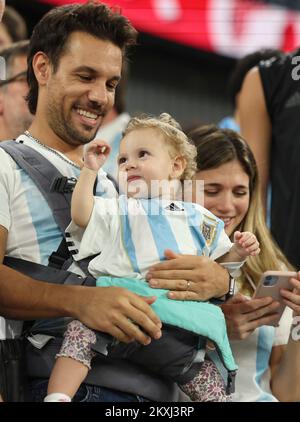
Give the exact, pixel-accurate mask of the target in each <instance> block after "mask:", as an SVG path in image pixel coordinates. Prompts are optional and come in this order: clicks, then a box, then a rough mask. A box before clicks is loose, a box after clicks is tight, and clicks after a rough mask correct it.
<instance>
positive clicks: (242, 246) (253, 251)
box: [233, 231, 260, 258]
mask: <svg viewBox="0 0 300 422" xmlns="http://www.w3.org/2000/svg"><path fill="white" fill-rule="evenodd" d="M233 237H234V246H235V250H236V253H237V254H238V255H239V256H240V257H241V258H246V257H247V256H249V255H250V256H256V255H258V254H259V252H260V249H259V242H258V240H257V239H256V236H255V235H254V234H253V233H251V232H239V231H236V232H235V233H234V236H233Z"/></svg>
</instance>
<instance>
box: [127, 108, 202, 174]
mask: <svg viewBox="0 0 300 422" xmlns="http://www.w3.org/2000/svg"><path fill="white" fill-rule="evenodd" d="M144 128H151V129H155V130H158V131H160V132H162V133H163V135H164V139H165V141H166V143H167V144H168V146H170V155H171V157H172V158H173V157H175V156H178V155H179V156H181V157H183V158H184V160H185V169H184V172H183V173H182V175H181V177H180V180H191V179H192V177H193V176H194V174H195V172H196V170H197V165H196V156H197V149H196V147H195V146H194V145H193V144H192V143H191V141H190V140H189V138H188V137H187V135H186V134H185V133H184V132H183V130H182V128H181V126H180V124H179V123H178V122H177V121H176V120H175V119H174V118H173V117H172V116H171V115H170V114H168V113H161V114H160V115H159V116H158V117H154V116H150V115H146V114H142V115H139V116H136V117H133V118H131V119H130V121H129V122H128V124H127V126H126V129H125V131H124V133H123V136H125V135H127V134H128V133H129V132H131V131H133V130H136V129H144Z"/></svg>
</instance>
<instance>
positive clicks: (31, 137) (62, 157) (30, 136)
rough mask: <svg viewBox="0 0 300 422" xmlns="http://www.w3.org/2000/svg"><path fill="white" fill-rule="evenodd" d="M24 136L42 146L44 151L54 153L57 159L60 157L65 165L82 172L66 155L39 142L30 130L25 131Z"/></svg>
mask: <svg viewBox="0 0 300 422" xmlns="http://www.w3.org/2000/svg"><path fill="white" fill-rule="evenodd" d="M24 135H26V136H28V138H30V139H31V140H32V141H34V142H36V143H37V144H38V145H40V146H41V147H43V148H44V149H46V150H47V151H50V152H52V154H54V155H56V156H57V157H59V158H60V159H61V160H63V161H64V162H65V163H68V164H70V165H71V166H73V167H75V168H76V169H79V170H81V167H80V166H79V165H78V164H76V163H74V162H73V161H71V160H69V159H68V158H66V157H65V156H64V155H62V154H61V153H60V152H58V151H56V150H55V149H53V148H50V147H48V146H47V145H45V144H43V143H42V142H41V141H39V140H38V139H36V138H35V137H34V136H32V135H31V133H30V132H29V130H25V132H24Z"/></svg>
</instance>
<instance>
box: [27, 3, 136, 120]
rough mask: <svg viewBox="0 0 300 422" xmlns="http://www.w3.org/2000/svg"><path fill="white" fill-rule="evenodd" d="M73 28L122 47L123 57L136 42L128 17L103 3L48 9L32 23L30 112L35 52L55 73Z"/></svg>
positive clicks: (34, 88)
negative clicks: (41, 53)
mask: <svg viewBox="0 0 300 422" xmlns="http://www.w3.org/2000/svg"><path fill="white" fill-rule="evenodd" d="M75 31H81V32H86V33H88V34H90V35H92V36H94V37H97V38H99V39H101V40H105V41H110V42H112V43H113V44H115V45H116V46H117V47H119V48H120V49H121V50H122V53H123V56H126V53H127V49H128V47H130V46H132V45H135V44H136V38H137V31H136V30H135V29H134V28H133V26H132V25H131V24H130V22H129V21H128V19H127V18H125V17H124V16H122V15H120V14H119V12H118V11H117V10H114V9H112V8H110V7H108V6H106V5H105V4H101V3H96V2H93V3H89V4H73V5H69V6H61V7H56V8H54V9H52V10H50V12H48V13H47V14H46V15H45V16H44V17H43V18H42V19H41V20H40V22H39V23H38V24H37V25H36V27H35V28H34V31H33V34H32V36H31V40H30V46H29V54H28V84H29V93H28V96H27V101H28V107H29V110H30V112H31V113H32V114H35V112H36V107H37V99H38V82H37V80H36V77H35V74H34V71H33V66H32V61H33V57H34V56H35V54H36V53H37V52H39V51H42V52H43V53H45V54H46V55H47V56H48V58H49V60H50V63H51V65H52V66H53V71H54V72H55V71H56V70H57V68H58V66H59V61H60V59H61V57H62V56H63V54H64V53H65V52H66V50H67V44H68V39H69V36H70V35H71V34H72V33H73V32H75Z"/></svg>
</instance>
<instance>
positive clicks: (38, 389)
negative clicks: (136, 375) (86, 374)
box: [29, 379, 149, 403]
mask: <svg viewBox="0 0 300 422" xmlns="http://www.w3.org/2000/svg"><path fill="white" fill-rule="evenodd" d="M48 381H49V380H48V379H34V380H32V381H31V382H30V385H29V389H30V392H31V397H32V401H33V402H42V401H43V400H44V398H45V397H46V395H47V386H48ZM73 401H74V402H87V403H92V402H94V403H101V402H103V403H105V402H146V401H147V402H148V401H149V400H148V399H145V398H144V397H141V396H138V395H134V394H129V393H123V392H122V391H117V390H111V389H109V388H105V387H98V386H96V385H90V384H81V386H80V387H79V389H78V390H77V393H76V394H75V396H74V397H73Z"/></svg>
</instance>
